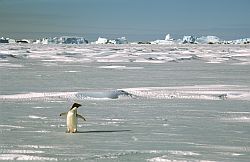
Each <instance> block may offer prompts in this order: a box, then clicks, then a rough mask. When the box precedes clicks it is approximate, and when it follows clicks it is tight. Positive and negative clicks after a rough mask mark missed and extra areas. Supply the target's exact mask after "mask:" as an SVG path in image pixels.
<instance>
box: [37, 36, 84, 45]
mask: <svg viewBox="0 0 250 162" xmlns="http://www.w3.org/2000/svg"><path fill="white" fill-rule="evenodd" d="M33 43H34V44H40V43H41V44H88V41H87V40H86V39H85V38H83V37H72V36H63V37H54V38H51V37H49V38H42V39H38V40H35V41H33Z"/></svg>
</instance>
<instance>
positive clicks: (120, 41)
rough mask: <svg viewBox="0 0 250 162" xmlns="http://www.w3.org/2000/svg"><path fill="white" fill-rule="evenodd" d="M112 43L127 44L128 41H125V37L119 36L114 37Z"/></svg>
mask: <svg viewBox="0 0 250 162" xmlns="http://www.w3.org/2000/svg"><path fill="white" fill-rule="evenodd" d="M114 44H128V41H127V39H126V37H121V38H117V39H115V43H114Z"/></svg>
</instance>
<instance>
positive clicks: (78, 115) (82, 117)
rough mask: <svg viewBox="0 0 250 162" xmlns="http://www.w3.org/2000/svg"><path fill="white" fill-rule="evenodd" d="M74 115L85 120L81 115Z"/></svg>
mask: <svg viewBox="0 0 250 162" xmlns="http://www.w3.org/2000/svg"><path fill="white" fill-rule="evenodd" d="M76 117H78V118H81V119H83V120H84V121H86V119H85V118H84V117H83V116H82V115H79V114H76Z"/></svg>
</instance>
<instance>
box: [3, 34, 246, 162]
mask: <svg viewBox="0 0 250 162" xmlns="http://www.w3.org/2000/svg"><path fill="white" fill-rule="evenodd" d="M163 39H164V38H163ZM171 39H172V38H171V37H170V36H167V39H166V40H163V41H172V40H171ZM180 41H181V40H180ZM173 42H175V43H174V44H171V45H166V44H164V45H159V44H154V45H153V44H151V45H150V44H147V45H142V44H140V45H139V44H0V64H1V66H0V108H1V113H0V123H1V124H0V160H3V161H4V160H6V161H7V160H9V161H16V160H24V161H28V160H32V161H134V162H139V161H197V162H198V161H204V162H205V161H235V160H236V161H242V162H243V161H249V159H250V148H249V146H250V143H249V122H250V111H249V107H250V105H249V103H250V102H249V101H250V84H249V80H250V75H249V69H250V67H249V65H250V46H249V45H248V44H246V45H241V44H235V45H231V44H213V45H208V44H190V43H187V44H178V43H177V44H176V42H177V40H174V39H173ZM74 102H77V103H80V104H82V106H81V107H80V108H79V109H78V113H79V114H81V115H83V116H84V117H85V118H86V121H82V120H79V121H78V132H77V133H75V134H68V133H65V130H66V119H65V118H61V117H60V116H59V114H60V113H62V112H67V111H68V110H69V109H70V107H71V106H72V104H73V103H74Z"/></svg>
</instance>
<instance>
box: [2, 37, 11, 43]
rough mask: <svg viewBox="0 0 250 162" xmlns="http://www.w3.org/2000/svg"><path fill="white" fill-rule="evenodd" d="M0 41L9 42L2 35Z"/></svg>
mask: <svg viewBox="0 0 250 162" xmlns="http://www.w3.org/2000/svg"><path fill="white" fill-rule="evenodd" d="M0 43H9V41H8V40H7V39H6V38H4V37H2V38H0Z"/></svg>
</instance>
